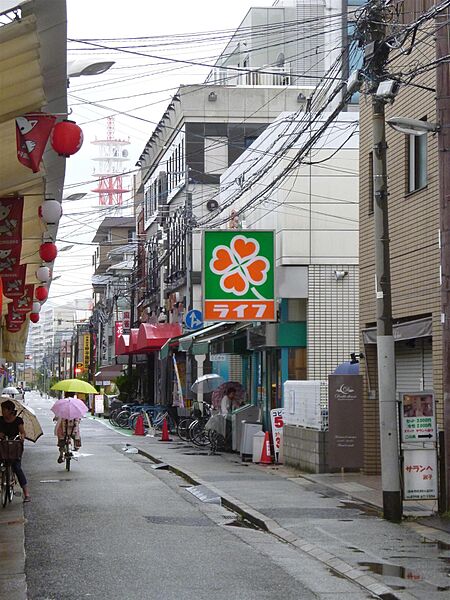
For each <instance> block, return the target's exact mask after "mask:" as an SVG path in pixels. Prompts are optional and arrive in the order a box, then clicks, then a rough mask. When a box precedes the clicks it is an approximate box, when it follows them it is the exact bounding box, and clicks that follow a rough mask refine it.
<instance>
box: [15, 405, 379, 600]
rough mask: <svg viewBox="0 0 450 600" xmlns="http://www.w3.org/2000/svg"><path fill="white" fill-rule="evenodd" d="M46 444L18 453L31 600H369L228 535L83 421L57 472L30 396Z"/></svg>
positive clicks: (311, 567) (294, 557)
mask: <svg viewBox="0 0 450 600" xmlns="http://www.w3.org/2000/svg"><path fill="white" fill-rule="evenodd" d="M27 401H28V403H29V404H30V405H31V406H33V407H34V408H35V409H36V412H37V413H38V416H39V419H40V421H41V423H42V425H43V428H44V432H45V435H44V436H43V437H42V438H41V439H40V440H39V441H38V442H37V444H35V445H27V449H26V454H25V456H24V461H23V464H24V468H25V469H26V472H27V475H28V478H29V482H30V487H31V493H32V497H33V500H32V503H30V504H29V505H25V516H26V519H27V522H26V527H25V545H26V576H27V584H28V598H29V599H30V600H79V599H80V598H90V599H94V600H119V599H120V600H135V599H139V600H140V599H147V598H150V599H160V598H161V599H165V600H171V599H172V598H173V599H175V598H176V599H177V600H179V599H182V600H190V599H196V600H203V599H205V600H206V599H208V600H211V599H213V600H214V599H230V598H236V599H239V600H246V599H251V600H253V599H255V600H256V599H258V600H260V599H264V598H267V599H268V598H270V599H271V600H273V598H276V597H279V598H283V599H284V600H290V599H296V600H297V599H302V600H309V599H313V598H315V599H318V598H319V599H326V598H330V600H331V599H333V600H340V599H342V600H343V599H344V598H345V599H346V600H360V599H362V598H367V597H368V595H367V593H365V592H364V591H362V590H361V589H360V588H358V587H357V586H355V585H353V584H351V583H349V582H347V581H345V580H342V579H339V578H336V577H334V576H333V575H332V574H331V573H329V572H328V571H327V569H325V568H324V567H323V566H322V565H321V564H319V563H317V562H316V561H314V560H311V559H310V558H308V557H307V556H305V555H302V554H301V553H299V552H298V551H297V550H294V549H291V548H290V547H289V546H288V545H286V544H283V543H281V542H279V541H277V540H276V539H275V538H273V537H272V536H270V535H268V534H266V533H264V532H261V531H255V530H252V529H246V528H241V527H234V526H233V525H230V523H231V522H232V521H233V520H234V519H235V515H234V514H233V513H230V512H229V511H227V510H226V509H224V508H222V507H220V506H217V505H210V504H204V503H201V502H200V501H199V500H197V499H196V498H194V497H193V496H192V495H191V494H189V493H188V492H187V491H186V489H185V488H186V485H187V484H186V482H185V481H184V480H182V479H180V478H179V477H177V476H175V475H173V474H171V473H170V472H167V471H156V470H154V469H152V468H151V463H150V462H149V461H148V460H147V459H145V458H143V457H141V456H140V455H129V454H128V455H127V454H124V452H123V448H124V447H125V446H124V445H125V443H127V442H130V438H128V437H122V436H120V435H119V434H117V433H116V432H114V431H111V430H109V429H107V428H106V427H104V426H103V425H102V424H99V423H96V422H93V421H90V420H84V421H83V423H82V438H83V447H82V450H81V456H80V458H79V460H78V461H76V462H73V467H72V470H71V471H70V472H69V473H68V472H66V471H65V469H64V466H63V465H58V464H57V463H56V458H57V450H56V446H55V438H54V436H53V425H52V422H51V416H52V415H51V413H50V410H49V408H50V406H51V404H52V401H51V400H45V399H44V400H41V399H40V398H38V397H37V396H32V395H28V398H27Z"/></svg>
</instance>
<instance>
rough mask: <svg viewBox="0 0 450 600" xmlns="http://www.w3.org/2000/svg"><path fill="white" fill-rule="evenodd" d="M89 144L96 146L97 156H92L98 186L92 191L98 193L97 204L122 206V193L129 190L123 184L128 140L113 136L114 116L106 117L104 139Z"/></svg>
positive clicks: (127, 159)
mask: <svg viewBox="0 0 450 600" xmlns="http://www.w3.org/2000/svg"><path fill="white" fill-rule="evenodd" d="M91 144H94V146H98V156H96V157H95V158H93V160H94V161H95V162H96V163H97V165H96V166H95V167H94V171H93V175H94V176H95V177H96V178H97V179H98V187H96V188H95V190H92V191H93V192H96V193H97V194H98V203H99V206H115V207H117V208H120V207H122V204H123V194H125V193H127V192H128V191H129V189H128V188H126V187H124V185H123V178H124V177H127V175H124V173H125V171H126V164H127V162H128V161H129V158H128V150H127V149H126V147H125V146H128V145H129V144H130V140H129V139H128V140H118V139H115V138H114V117H108V119H107V131H106V139H105V140H97V139H95V140H94V141H93V142H91Z"/></svg>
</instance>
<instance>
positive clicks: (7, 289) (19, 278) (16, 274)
mask: <svg viewBox="0 0 450 600" xmlns="http://www.w3.org/2000/svg"><path fill="white" fill-rule="evenodd" d="M26 273H27V265H19V266H18V267H16V268H15V269H14V270H13V271H12V273H10V275H9V276H8V277H3V279H4V281H3V294H4V295H5V296H6V298H10V299H11V300H13V299H14V298H20V297H21V296H22V295H23V294H24V292H25V277H26ZM0 280H2V278H0Z"/></svg>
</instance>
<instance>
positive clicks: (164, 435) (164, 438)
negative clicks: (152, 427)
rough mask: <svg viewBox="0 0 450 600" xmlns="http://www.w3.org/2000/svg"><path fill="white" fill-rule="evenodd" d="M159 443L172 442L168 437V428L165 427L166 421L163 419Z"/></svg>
mask: <svg viewBox="0 0 450 600" xmlns="http://www.w3.org/2000/svg"><path fill="white" fill-rule="evenodd" d="M159 441H160V442H171V441H172V440H171V439H170V437H169V428H168V427H167V419H166V418H165V417H164V419H163V425H162V435H161V439H160V440H159Z"/></svg>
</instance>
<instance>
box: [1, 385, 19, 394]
mask: <svg viewBox="0 0 450 600" xmlns="http://www.w3.org/2000/svg"><path fill="white" fill-rule="evenodd" d="M2 394H8V396H15V395H17V394H20V392H19V390H18V389H17V388H16V387H14V386H12V385H10V386H8V387H5V388H3V390H2Z"/></svg>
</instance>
